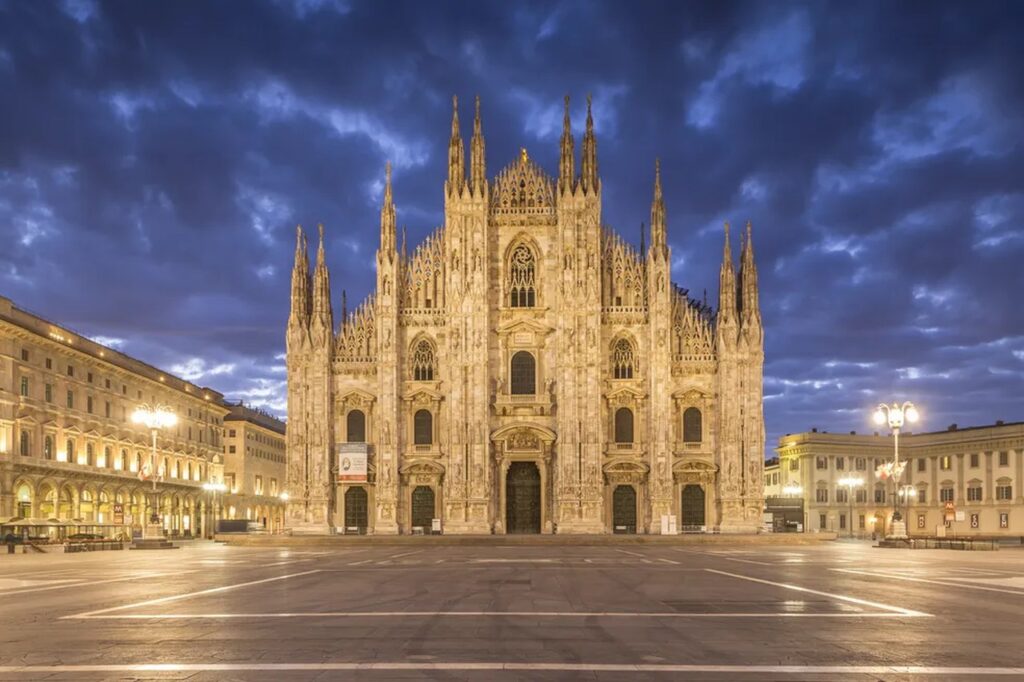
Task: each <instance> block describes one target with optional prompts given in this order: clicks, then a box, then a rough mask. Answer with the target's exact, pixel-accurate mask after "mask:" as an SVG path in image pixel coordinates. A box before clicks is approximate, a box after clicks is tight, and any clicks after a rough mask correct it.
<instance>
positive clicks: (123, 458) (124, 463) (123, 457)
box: [121, 449, 128, 471]
mask: <svg viewBox="0 0 1024 682" xmlns="http://www.w3.org/2000/svg"><path fill="white" fill-rule="evenodd" d="M127 470H128V451H127V450H123V449H122V450H121V471H127Z"/></svg>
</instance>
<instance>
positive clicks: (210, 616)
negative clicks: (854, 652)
mask: <svg viewBox="0 0 1024 682" xmlns="http://www.w3.org/2000/svg"><path fill="white" fill-rule="evenodd" d="M926 615H927V614H926ZM67 617H68V618H72V617H74V616H67ZM82 617H83V618H88V619H90V620H233V619H235V620H237V619H245V618H253V619H267V618H447V617H452V618H653V619H666V618H667V619H675V618H905V617H906V615H905V614H903V613H890V612H884V613H877V612H875V613H850V612H843V613H805V612H804V613H798V612H788V611H784V612H781V613H703V612H691V613H682V612H680V613H676V612H669V611H652V612H649V613H628V612H624V611H580V612H575V611H565V612H563V611H309V612H302V613H127V614H119V615H95V616H90V615H86V616H82Z"/></svg>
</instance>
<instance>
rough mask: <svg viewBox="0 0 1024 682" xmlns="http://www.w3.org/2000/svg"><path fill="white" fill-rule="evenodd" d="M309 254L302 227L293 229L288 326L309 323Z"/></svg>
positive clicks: (298, 226)
mask: <svg viewBox="0 0 1024 682" xmlns="http://www.w3.org/2000/svg"><path fill="white" fill-rule="evenodd" d="M309 309H310V300H309V254H308V251H307V249H306V236H305V235H304V234H303V233H302V226H301V225H297V226H296V227H295V265H294V266H293V267H292V300H291V313H290V314H289V319H288V321H289V324H299V325H302V326H305V325H306V324H308V323H309Z"/></svg>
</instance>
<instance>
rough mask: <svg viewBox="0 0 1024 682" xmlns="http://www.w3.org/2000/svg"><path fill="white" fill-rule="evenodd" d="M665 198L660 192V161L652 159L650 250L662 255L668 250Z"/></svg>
mask: <svg viewBox="0 0 1024 682" xmlns="http://www.w3.org/2000/svg"><path fill="white" fill-rule="evenodd" d="M665 232H666V230H665V199H664V197H663V196H662V194H661V161H660V160H659V159H655V161H654V199H653V201H651V252H652V253H654V254H656V255H658V256H663V255H665V253H666V252H667V250H668V238H667V236H666V234H665Z"/></svg>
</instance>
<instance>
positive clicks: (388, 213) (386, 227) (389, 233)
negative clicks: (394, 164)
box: [380, 161, 395, 260]
mask: <svg viewBox="0 0 1024 682" xmlns="http://www.w3.org/2000/svg"><path fill="white" fill-rule="evenodd" d="M380 250H381V253H383V254H387V256H388V260H391V259H393V258H394V254H395V201H394V198H393V197H392V194H391V162H390V161H388V162H387V163H386V164H385V165H384V203H383V205H381V207H380Z"/></svg>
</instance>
